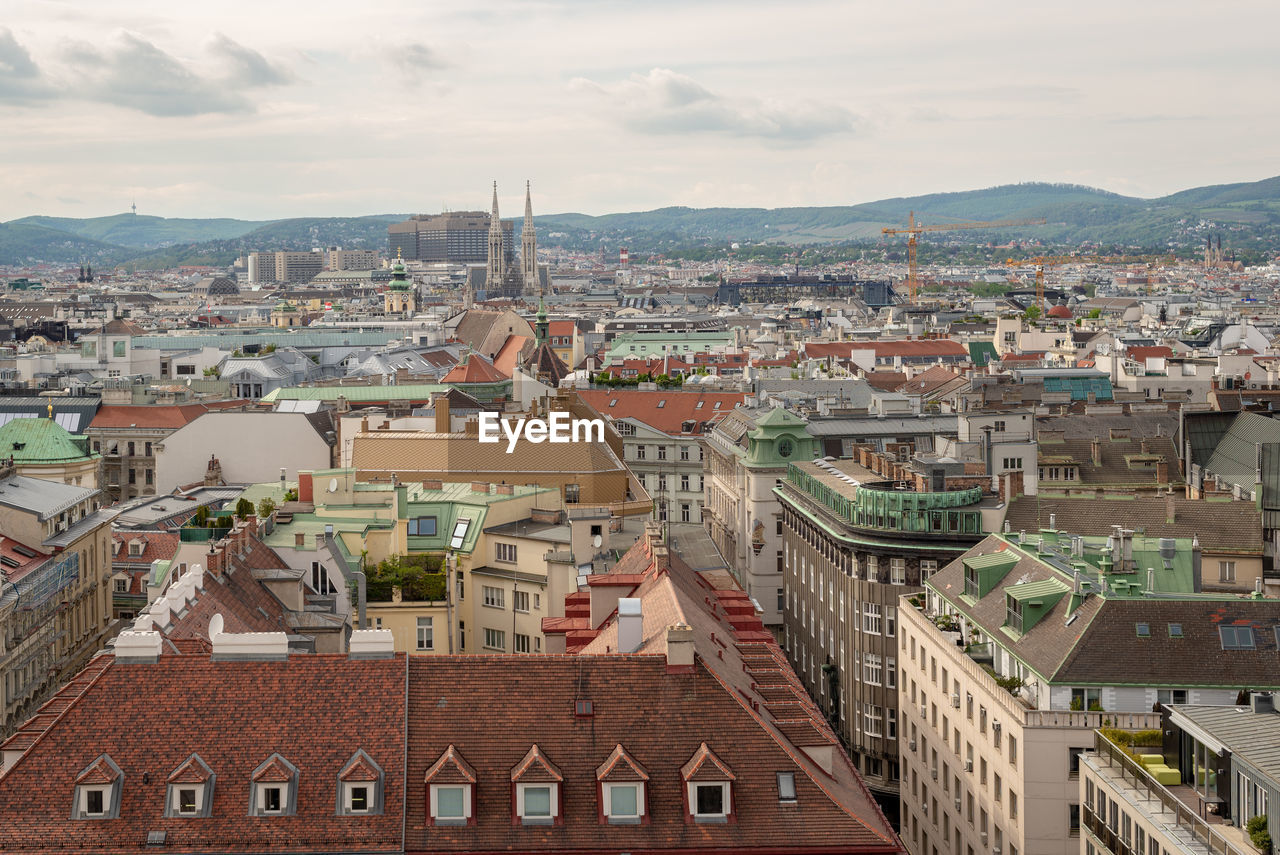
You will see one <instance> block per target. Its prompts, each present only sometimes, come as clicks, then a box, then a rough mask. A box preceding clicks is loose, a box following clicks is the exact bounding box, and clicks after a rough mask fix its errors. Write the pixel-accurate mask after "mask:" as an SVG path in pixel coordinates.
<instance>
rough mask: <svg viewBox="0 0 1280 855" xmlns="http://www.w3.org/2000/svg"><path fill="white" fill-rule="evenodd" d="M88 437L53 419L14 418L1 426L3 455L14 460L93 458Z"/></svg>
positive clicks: (0, 448)
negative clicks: (64, 426)
mask: <svg viewBox="0 0 1280 855" xmlns="http://www.w3.org/2000/svg"><path fill="white" fill-rule="evenodd" d="M91 456H92V455H91V454H90V452H89V440H88V439H86V438H85V437H83V436H77V435H75V434H71V433H68V432H67V431H66V429H65V428H63V427H62V426H61V425H59V424H58V423H57V422H55V421H54V420H53V419H48V418H36V419H12V420H11V421H9V422H8V423H7V424H4V425H0V458H4V459H8V458H10V457H12V458H13V462H14V463H32V464H35V463H62V462H65V461H71V460H83V459H85V458H86V457H91Z"/></svg>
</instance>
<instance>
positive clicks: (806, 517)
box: [774, 460, 994, 814]
mask: <svg viewBox="0 0 1280 855" xmlns="http://www.w3.org/2000/svg"><path fill="white" fill-rule="evenodd" d="M901 483H902V482H899V481H889V480H884V478H883V476H881V475H878V474H877V473H875V472H872V471H871V470H868V469H865V468H863V467H861V466H859V465H858V464H857V463H855V462H853V461H849V460H840V461H835V462H829V461H826V460H814V461H805V462H797V463H792V464H791V465H790V466H789V467H788V468H787V473H786V480H785V481H783V482H781V484H780V486H778V487H777V488H776V489H775V490H774V492H775V493H776V495H777V497H778V499H779V501H780V503H781V507H782V515H781V517H780V520H779V528H780V531H781V535H782V564H783V568H784V569H783V600H784V605H785V608H784V609H783V646H784V648H785V650H786V652H787V657H788V659H789V660H790V661H791V665H792V667H793V668H795V671H796V673H797V674H798V675H799V676H800V679H801V681H802V682H803V683H804V685H805V688H807V689H808V690H809V694H810V695H811V696H812V697H813V699H814V700H815V701H816V702H817V703H818V705H819V706H820V707H821V708H822V710H823V711H824V712H825V713H826V715H827V718H828V720H829V721H830V722H831V724H832V727H833V728H834V729H835V731H836V733H837V734H839V736H840V739H841V741H842V742H843V743H844V745H845V747H846V749H847V750H848V751H849V754H850V756H851V757H852V758H853V761H854V765H855V766H856V767H857V768H858V769H859V771H860V772H861V773H862V776H863V778H864V780H866V782H867V786H868V787H870V788H871V789H872V790H873V791H875V792H876V793H877V794H878V795H880V796H882V797H883V798H884V799H885V801H886V802H888V807H889V813H890V814H893V813H894V812H895V811H894V808H895V807H896V801H897V794H898V787H899V778H900V770H899V761H898V754H899V746H898V734H899V714H898V683H897V664H898V663H897V643H898V642H897V634H898V632H897V628H898V600H899V598H900V597H901V596H902V595H903V594H908V593H911V592H914V591H918V590H920V586H921V585H922V584H923V581H924V580H925V579H928V578H929V576H931V575H932V574H933V573H934V572H935V571H936V570H937V569H938V568H939V567H941V566H943V565H945V564H947V563H948V562H950V561H951V560H953V559H954V558H956V557H957V556H959V555H961V554H963V553H964V551H965V550H966V549H968V548H970V547H971V546H973V545H974V544H976V543H977V542H978V541H979V540H980V539H981V537H982V529H983V520H982V508H983V502H984V491H983V489H982V488H981V487H978V486H973V487H968V488H965V489H952V490H943V491H939V492H919V491H914V490H904V489H898V487H899V486H900V485H901ZM987 503H988V504H990V505H992V506H994V502H992V501H990V500H988V501H987Z"/></svg>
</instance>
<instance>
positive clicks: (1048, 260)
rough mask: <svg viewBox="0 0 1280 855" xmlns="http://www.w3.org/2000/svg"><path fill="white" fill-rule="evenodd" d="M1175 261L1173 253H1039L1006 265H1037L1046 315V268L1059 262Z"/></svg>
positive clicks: (1040, 300) (1038, 287)
mask: <svg viewBox="0 0 1280 855" xmlns="http://www.w3.org/2000/svg"><path fill="white" fill-rule="evenodd" d="M1174 261H1175V259H1174V257H1173V256H1172V255H1037V256H1033V257H1031V258H1010V259H1007V260H1006V261H1005V266H1006V267H1022V266H1024V265H1027V264H1034V265H1035V266H1036V302H1035V305H1036V307H1037V308H1039V309H1040V317H1042V318H1043V317H1044V316H1045V311H1046V307H1045V304H1044V269H1045V268H1046V267H1056V266H1057V265H1059V264H1148V265H1155V264H1160V263H1166V264H1171V263H1173V262H1174ZM1147 293H1148V294H1149V293H1151V285H1150V283H1148V285H1147Z"/></svg>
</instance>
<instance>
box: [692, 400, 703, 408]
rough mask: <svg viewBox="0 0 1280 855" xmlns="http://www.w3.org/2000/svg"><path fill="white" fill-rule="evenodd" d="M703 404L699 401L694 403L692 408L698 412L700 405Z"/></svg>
mask: <svg viewBox="0 0 1280 855" xmlns="http://www.w3.org/2000/svg"><path fill="white" fill-rule="evenodd" d="M703 403H704V402H703V401H699V402H698V403H696V404H694V405H693V408H694V409H695V410H700V409H702V405H703Z"/></svg>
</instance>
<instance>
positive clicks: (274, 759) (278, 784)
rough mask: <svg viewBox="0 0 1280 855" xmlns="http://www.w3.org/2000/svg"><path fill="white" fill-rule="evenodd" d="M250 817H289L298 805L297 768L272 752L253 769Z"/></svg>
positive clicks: (295, 811)
mask: <svg viewBox="0 0 1280 855" xmlns="http://www.w3.org/2000/svg"><path fill="white" fill-rule="evenodd" d="M249 799H250V801H249V814H250V816H292V815H294V814H295V813H297V810H298V805H297V800H298V767H296V766H294V765H293V764H292V763H290V762H289V761H288V760H285V759H284V758H283V757H281V756H280V755H279V754H272V755H271V756H270V757H268V758H267V759H266V760H265V761H263V763H262V764H261V765H260V766H258V768H256V769H254V770H253V779H252V791H251V792H250V794H249Z"/></svg>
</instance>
